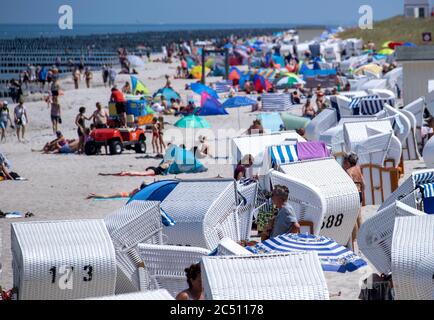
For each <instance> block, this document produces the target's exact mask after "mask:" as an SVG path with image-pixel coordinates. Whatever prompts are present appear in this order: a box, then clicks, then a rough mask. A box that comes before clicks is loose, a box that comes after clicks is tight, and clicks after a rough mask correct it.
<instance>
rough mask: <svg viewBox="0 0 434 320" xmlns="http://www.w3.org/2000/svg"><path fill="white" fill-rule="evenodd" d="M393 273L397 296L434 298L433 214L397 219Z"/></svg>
mask: <svg viewBox="0 0 434 320" xmlns="http://www.w3.org/2000/svg"><path fill="white" fill-rule="evenodd" d="M392 274H393V287H394V290H395V299H396V300H434V216H428V215H425V216H413V217H402V218H397V219H396V221H395V228H394V231H393V242H392Z"/></svg>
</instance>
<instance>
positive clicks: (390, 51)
mask: <svg viewBox="0 0 434 320" xmlns="http://www.w3.org/2000/svg"><path fill="white" fill-rule="evenodd" d="M394 52H395V51H394V50H393V49H390V48H384V49H381V50H380V51H378V53H379V54H384V55H386V56H389V55H391V54H393V53H394Z"/></svg>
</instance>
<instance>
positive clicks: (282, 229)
mask: <svg viewBox="0 0 434 320" xmlns="http://www.w3.org/2000/svg"><path fill="white" fill-rule="evenodd" d="M288 196H289V190H288V188H287V187H285V186H281V185H277V186H275V187H274V189H273V192H272V196H271V200H272V201H273V204H274V205H275V206H276V208H277V210H278V211H277V215H276V216H275V217H274V218H273V219H272V220H271V221H270V222H269V223H268V225H267V226H266V227H265V230H264V232H263V233H262V234H261V239H262V241H264V240H267V239H269V238H275V237H278V236H280V235H283V234H286V233H299V232H300V224H299V223H298V221H297V216H296V215H295V212H294V208H292V207H291V206H290V205H289V204H288Z"/></svg>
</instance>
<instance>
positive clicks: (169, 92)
mask: <svg viewBox="0 0 434 320" xmlns="http://www.w3.org/2000/svg"><path fill="white" fill-rule="evenodd" d="M161 95H163V96H164V97H165V98H166V101H167V105H168V106H169V107H170V106H171V105H172V103H171V102H170V100H171V99H175V100H176V99H181V96H180V95H179V93H177V92H176V91H175V90H173V89H172V88H161V89H160V90H158V91H157V92H156V93H155V94H154V98H155V97H157V96H161Z"/></svg>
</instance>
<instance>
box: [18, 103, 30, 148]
mask: <svg viewBox="0 0 434 320" xmlns="http://www.w3.org/2000/svg"><path fill="white" fill-rule="evenodd" d="M14 120H15V127H16V129H17V137H18V142H25V139H24V134H25V132H26V125H27V124H28V123H29V118H28V117H27V111H26V107H24V100H23V99H22V98H21V99H20V102H19V104H18V105H17V106H16V107H15V109H14ZM20 133H21V138H20Z"/></svg>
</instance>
